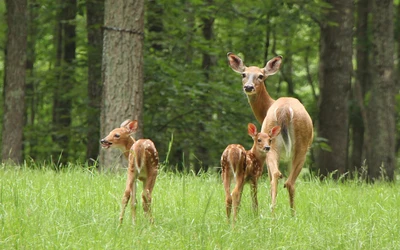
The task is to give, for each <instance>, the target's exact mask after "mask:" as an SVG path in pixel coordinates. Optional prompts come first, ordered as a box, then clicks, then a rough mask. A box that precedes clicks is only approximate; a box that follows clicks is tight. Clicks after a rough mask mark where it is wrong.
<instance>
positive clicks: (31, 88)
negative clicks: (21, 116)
mask: <svg viewBox="0 0 400 250" xmlns="http://www.w3.org/2000/svg"><path fill="white" fill-rule="evenodd" d="M39 7H40V6H39V4H38V3H37V2H36V0H30V1H29V5H28V9H29V15H28V16H29V21H28V27H27V28H28V45H27V59H26V60H27V61H26V74H27V81H26V89H25V104H26V107H25V124H26V125H27V126H30V127H33V126H34V124H35V119H36V112H37V100H36V89H37V85H38V84H37V80H36V79H35V71H34V65H35V61H36V50H35V44H36V36H37V35H36V34H37V31H38V29H37V27H38V22H37V18H38V16H39ZM24 140H25V143H24V152H25V154H26V155H28V156H29V157H30V158H32V159H35V157H36V155H37V148H38V139H37V137H36V136H35V135H34V134H33V133H29V135H27V136H25V137H24Z"/></svg>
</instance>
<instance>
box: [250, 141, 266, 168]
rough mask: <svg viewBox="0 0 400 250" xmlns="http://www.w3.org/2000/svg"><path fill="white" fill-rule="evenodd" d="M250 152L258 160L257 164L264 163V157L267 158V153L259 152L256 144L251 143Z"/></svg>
mask: <svg viewBox="0 0 400 250" xmlns="http://www.w3.org/2000/svg"><path fill="white" fill-rule="evenodd" d="M250 152H251V153H253V155H254V156H255V158H256V160H257V161H258V163H259V164H261V166H262V165H263V164H264V162H265V159H266V158H267V154H266V153H261V152H260V151H259V150H258V149H257V146H256V145H253V147H252V148H251V149H250Z"/></svg>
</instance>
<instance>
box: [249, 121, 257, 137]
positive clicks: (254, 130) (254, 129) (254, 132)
mask: <svg viewBox="0 0 400 250" xmlns="http://www.w3.org/2000/svg"><path fill="white" fill-rule="evenodd" d="M247 132H248V133H249V135H250V136H251V137H253V138H254V136H256V135H257V127H256V125H254V124H253V123H249V124H248V125H247Z"/></svg>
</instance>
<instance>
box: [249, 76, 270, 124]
mask: <svg viewBox="0 0 400 250" xmlns="http://www.w3.org/2000/svg"><path fill="white" fill-rule="evenodd" d="M247 98H248V100H249V104H250V106H251V109H252V110H253V114H254V116H255V117H256V119H257V121H258V122H259V123H261V124H262V123H263V121H264V118H265V116H267V112H268V109H269V107H271V105H272V104H273V103H274V102H275V100H274V99H272V98H271V96H270V95H269V94H268V92H267V89H266V88H265V86H264V84H263V85H262V86H261V87H260V90H259V91H258V92H256V94H253V95H248V96H247Z"/></svg>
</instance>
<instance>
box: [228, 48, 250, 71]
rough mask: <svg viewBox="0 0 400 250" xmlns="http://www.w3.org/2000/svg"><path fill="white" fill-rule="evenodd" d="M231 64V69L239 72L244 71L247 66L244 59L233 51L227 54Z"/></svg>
mask: <svg viewBox="0 0 400 250" xmlns="http://www.w3.org/2000/svg"><path fill="white" fill-rule="evenodd" d="M227 57H228V61H229V66H231V69H233V71H235V72H237V73H243V72H244V69H245V68H246V66H244V64H243V61H242V59H240V57H238V56H237V55H235V54H233V53H232V52H228V54H227Z"/></svg>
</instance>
